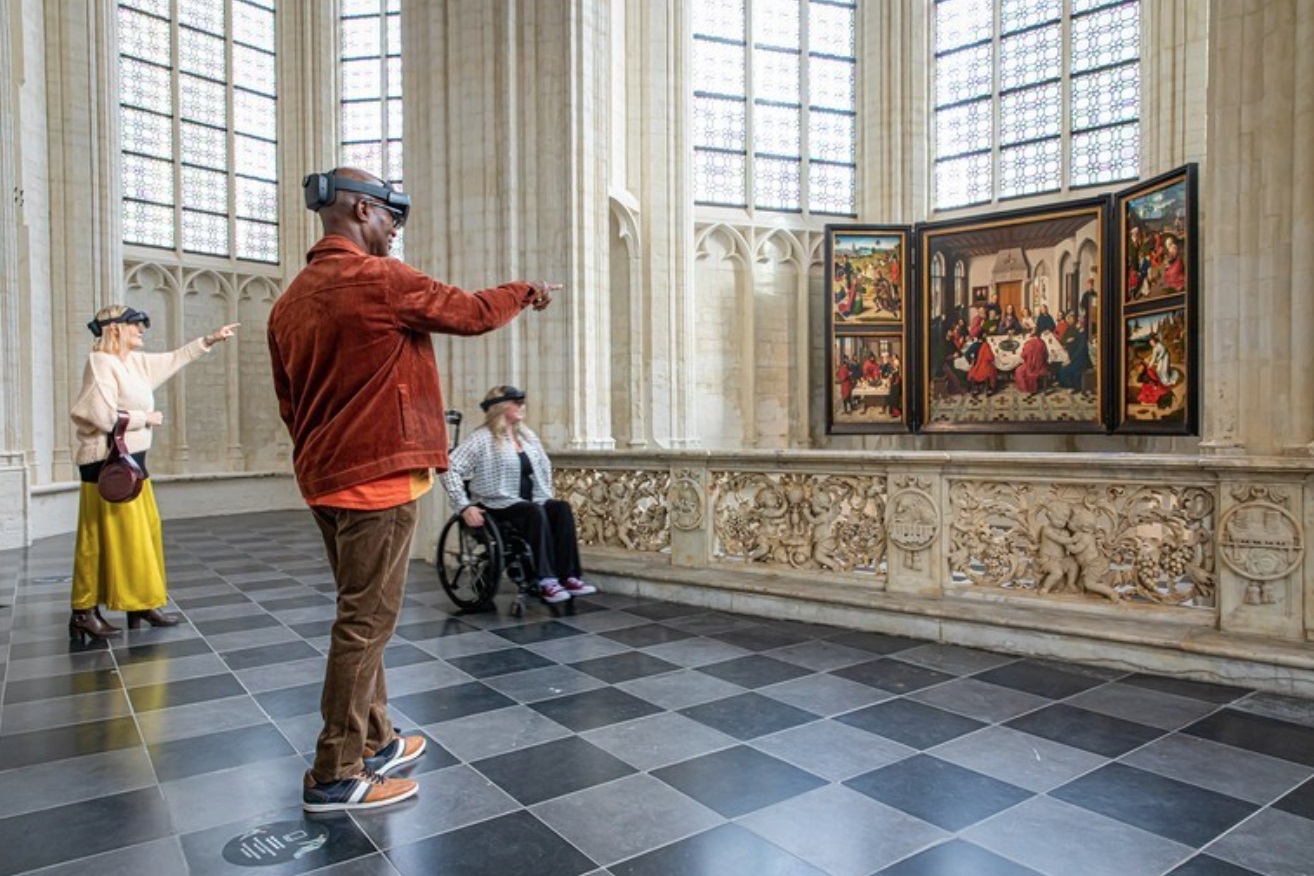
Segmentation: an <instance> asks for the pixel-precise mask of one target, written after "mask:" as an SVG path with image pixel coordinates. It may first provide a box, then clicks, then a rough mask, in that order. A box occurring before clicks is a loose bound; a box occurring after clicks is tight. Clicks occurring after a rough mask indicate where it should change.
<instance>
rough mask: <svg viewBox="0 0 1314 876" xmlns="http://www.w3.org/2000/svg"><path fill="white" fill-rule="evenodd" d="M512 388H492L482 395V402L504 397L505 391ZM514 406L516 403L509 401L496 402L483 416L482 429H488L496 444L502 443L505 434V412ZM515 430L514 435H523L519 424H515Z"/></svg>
mask: <svg viewBox="0 0 1314 876" xmlns="http://www.w3.org/2000/svg"><path fill="white" fill-rule="evenodd" d="M512 388H513V387H510V386H505V385H503V386H494V387H493V388H492V389H490V390H488V392H486V393H484V401H488V400H489V399H491V398H498V397H499V396H504V395H506V394H507V391H508V390H510V389H512ZM515 404H517V402H515V401H511V400H507V401H503V402H498V403H497V404H495V405H493V406H492V407H490V408H489V409H488V412H487V413H485V414H484V428H486V429H488V431H489V432H491V433H492V435H493V440H494V441H496V442H497V443H498V444H501V443H502V438H503V437H504V436H505V434H506V412H507V411H508V410H510V409H511V407H512V405H515ZM515 428H516V434H517V435H518V436H523V435H524V430H523V429H522V428H521V426H520V424H519V423H516V427H515Z"/></svg>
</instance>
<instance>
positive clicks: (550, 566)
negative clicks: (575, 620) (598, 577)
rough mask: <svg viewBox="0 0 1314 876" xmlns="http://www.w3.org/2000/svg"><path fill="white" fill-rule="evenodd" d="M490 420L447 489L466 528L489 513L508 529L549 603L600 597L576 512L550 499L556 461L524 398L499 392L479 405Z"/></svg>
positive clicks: (511, 390) (462, 455) (455, 461)
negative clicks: (586, 576) (526, 553)
mask: <svg viewBox="0 0 1314 876" xmlns="http://www.w3.org/2000/svg"><path fill="white" fill-rule="evenodd" d="M479 407H480V408H482V409H483V411H484V414H485V417H484V424H483V426H481V427H480V428H478V429H476V430H475V431H474V433H473V434H471V435H470V437H469V438H467V439H466V440H465V441H463V442H462V443H460V444H458V445H457V447H456V449H455V450H453V451H452V453H451V461H450V467H449V468H448V469H447V471H446V472H445V473H444V474H443V475H442V485H443V488H444V489H445V490H446V491H447V496H448V498H449V499H451V503H452V508H453V509H454V510H455V511H456V512H458V513H459V514H460V515H461V518H462V519H463V520H464V521H465V524H466V525H467V526H470V527H475V528H478V527H480V526H483V525H484V515H485V514H489V515H491V516H492V517H493V520H494V521H496V522H497V524H498V525H499V526H501V525H502V524H509V525H510V526H512V527H514V528H515V530H516V532H518V533H519V534H520V537H521V538H522V539H524V541H525V543H526V544H527V545H528V546H529V550H530V551H531V552H532V553H533V555H534V568H535V573H536V575H537V578H538V587H539V593H540V595H541V596H542V597H543V600H544V601H545V602H549V603H556V602H565V601H566V600H568V599H570V598H571V597H572V596H587V595H588V594H590V593H597V592H598V591H597V588H595V587H593V586H592V585H590V584H585V583H584V581H583V580H582V579H581V577H580V576H581V574H582V573H581V571H580V564H579V542H578V541H577V539H576V536H575V514H574V512H573V511H572V510H571V508H570V503H569V502H564V501H562V500H560V499H554V498H553V497H552V463H551V461H550V460H549V459H548V455H547V452H546V451H544V450H543V445H542V444H541V443H540V442H539V440H538V436H537V435H535V434H534V433H533V432H532V431H531V430H530V429H529V427H528V426H526V425H525V423H524V419H525V393H524V391H523V390H520V389H517V388H516V387H514V386H495V387H493V388H492V389H490V390H489V391H488V394H487V395H486V396H484V400H483V401H482V402H480V403H479Z"/></svg>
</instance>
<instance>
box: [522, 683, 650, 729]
mask: <svg viewBox="0 0 1314 876" xmlns="http://www.w3.org/2000/svg"><path fill="white" fill-rule="evenodd" d="M529 707H530V708H531V709H534V710H535V711H536V712H538V713H539V714H541V715H546V716H547V717H549V718H551V719H552V720H553V721H556V722H557V723H558V724H561V725H562V726H565V727H568V728H570V729H571V730H573V731H575V732H576V733H583V732H585V731H586V730H596V729H597V728H598V727H606V726H607V725H609V724H619V723H620V722H621V721H632V720H634V719H635V718H642V717H643V716H644V715H651V714H654V713H655V712H660V711H661V710H662V709H661V707H660V706H655V705H653V704H652V703H650V702H648V701H647V700H643V699H640V698H638V697H636V696H633V695H631V694H628V693H626V692H625V691H623V690H618V689H616V688H612V687H602V688H598V689H596V690H587V691H584V692H582V693H576V694H569V695H567V696H564V697H556V698H554V699H550V700H540V701H538V702H536V703H530V704H529Z"/></svg>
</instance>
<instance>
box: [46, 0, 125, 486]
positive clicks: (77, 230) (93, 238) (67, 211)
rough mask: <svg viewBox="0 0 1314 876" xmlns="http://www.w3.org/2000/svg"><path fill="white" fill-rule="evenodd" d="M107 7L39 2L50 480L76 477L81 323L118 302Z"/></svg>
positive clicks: (115, 126) (114, 95) (112, 56)
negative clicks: (46, 172) (74, 421)
mask: <svg viewBox="0 0 1314 876" xmlns="http://www.w3.org/2000/svg"><path fill="white" fill-rule="evenodd" d="M116 9H117V7H116V6H115V5H114V4H112V3H101V2H96V0H68V2H62V3H47V4H44V12H45V37H46V40H45V52H46V70H45V73H46V95H47V104H46V110H47V111H46V127H47V131H48V136H49V141H48V155H49V168H50V176H49V188H48V193H47V194H48V202H49V209H50V290H49V296H50V304H51V314H50V317H51V322H52V325H51V332H50V337H51V339H52V345H51V350H50V356H51V359H52V363H53V366H54V373H55V382H54V386H53V396H54V399H53V408H52V416H51V419H52V421H53V435H54V440H53V444H54V448H53V454H52V457H53V464H52V468H53V477H54V479H55V480H57V481H60V480H73V479H74V478H75V476H76V472H75V469H74V467H73V464H72V454H71V450H72V425H71V423H70V422H69V419H68V410H69V408H70V407H71V406H72V400H73V395H74V394H75V393H76V392H77V390H78V387H79V386H80V385H81V383H80V381H81V376H82V360H83V358H84V355H85V353H84V351H85V350H86V349H87V348H88V347H89V345H90V340H91V336H90V335H89V334H88V333H87V329H86V325H85V324H86V322H87V320H88V319H90V318H91V316H92V315H93V314H94V313H95V312H96V311H97V310H98V309H100V308H101V307H103V306H105V305H106V304H110V303H112V302H115V301H120V300H122V297H123V227H122V223H121V221H120V215H121V210H120V207H119V192H120V189H121V184H120V181H119V98H118V27H117V17H116ZM75 363H76V364H75Z"/></svg>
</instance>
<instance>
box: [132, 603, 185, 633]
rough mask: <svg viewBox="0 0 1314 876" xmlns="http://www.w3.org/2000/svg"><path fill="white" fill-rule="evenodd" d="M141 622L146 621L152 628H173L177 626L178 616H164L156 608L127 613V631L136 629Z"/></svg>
mask: <svg viewBox="0 0 1314 876" xmlns="http://www.w3.org/2000/svg"><path fill="white" fill-rule="evenodd" d="M142 621H146V623H148V624H150V625H151V626H153V627H173V626H177V625H178V615H176V614H165V613H164V612H162V611H160V610H159V609H158V608H152V609H148V610H146V611H130V612H128V629H130V630H135V629H137V628H138V627H140V626H141V622H142Z"/></svg>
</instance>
